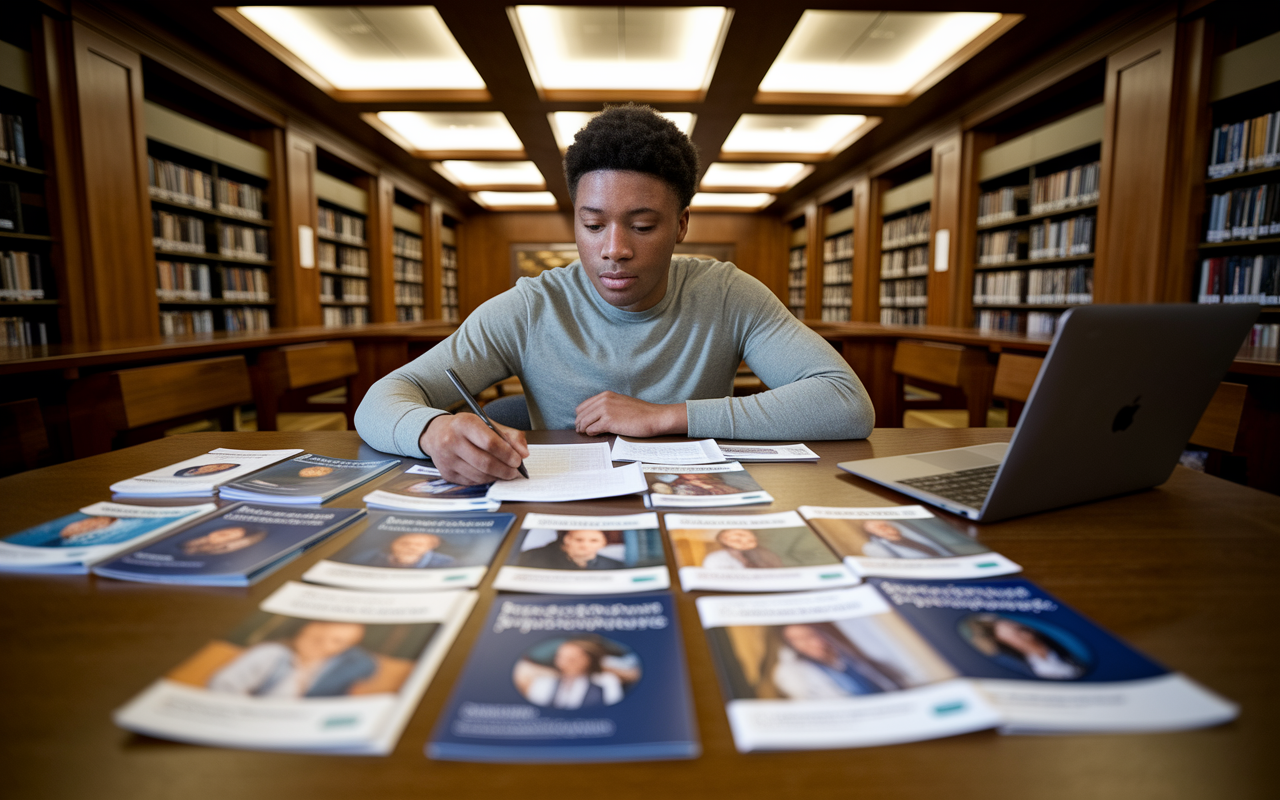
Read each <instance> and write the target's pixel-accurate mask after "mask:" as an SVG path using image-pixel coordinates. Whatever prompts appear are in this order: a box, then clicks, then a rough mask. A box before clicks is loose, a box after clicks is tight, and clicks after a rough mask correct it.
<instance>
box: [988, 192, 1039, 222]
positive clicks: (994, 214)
mask: <svg viewBox="0 0 1280 800" xmlns="http://www.w3.org/2000/svg"><path fill="white" fill-rule="evenodd" d="M1030 199H1031V187H1030V186H1005V187H1003V188H1000V189H996V190H995V191H992V192H983V193H982V194H980V195H978V224H979V225H992V224H994V223H997V222H1004V221H1005V220H1010V219H1014V218H1016V217H1021V216H1024V215H1025V214H1027V213H1029V204H1030Z"/></svg>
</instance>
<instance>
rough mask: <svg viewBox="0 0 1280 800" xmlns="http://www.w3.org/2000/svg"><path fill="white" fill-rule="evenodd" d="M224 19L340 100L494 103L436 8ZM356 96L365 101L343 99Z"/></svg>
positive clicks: (304, 11) (256, 11) (261, 12)
mask: <svg viewBox="0 0 1280 800" xmlns="http://www.w3.org/2000/svg"><path fill="white" fill-rule="evenodd" d="M218 11H219V13H220V14H221V15H222V16H223V17H225V18H226V19H228V20H229V21H231V22H232V23H233V24H236V25H237V27H240V28H241V30H243V31H244V32H245V33H248V34H249V35H250V36H252V37H253V38H254V39H256V40H258V41H259V43H261V44H263V45H264V46H267V47H268V49H270V50H272V51H273V52H275V53H276V55H278V56H281V57H282V58H284V60H286V62H287V63H290V65H291V66H294V67H295V68H298V69H299V71H300V72H302V73H303V74H304V75H305V76H306V77H307V78H309V79H311V80H312V81H313V82H315V83H317V84H319V85H320V86H321V88H323V89H325V90H326V91H329V92H330V93H331V94H334V95H336V96H338V97H339V98H340V99H370V98H369V97H368V96H367V95H366V94H364V93H368V92H379V91H383V92H406V91H417V92H425V93H427V94H431V93H433V92H434V93H441V92H444V93H446V94H445V95H442V96H448V95H447V93H449V92H465V93H469V94H467V95H466V96H465V97H463V98H460V99H488V93H487V92H485V91H484V89H485V84H484V80H483V79H482V78H481V77H480V73H478V72H476V69H475V67H474V66H472V64H471V61H470V60H469V59H468V58H467V57H466V54H464V53H463V52H462V48H461V47H459V46H458V42H457V40H456V39H454V38H453V34H452V33H450V32H449V29H448V28H447V27H446V26H445V24H444V20H442V19H441V18H440V13H439V12H438V11H436V9H435V7H434V6H403V7H373V6H346V7H342V6H325V7H307V6H287V7H286V6H239V7H237V8H234V9H218ZM246 22H247V25H246ZM250 28H253V29H256V30H251V29H250ZM299 62H300V64H301V68H300V67H299ZM351 92H358V93H362V94H361V95H360V96H359V97H343V96H342V95H343V93H351Z"/></svg>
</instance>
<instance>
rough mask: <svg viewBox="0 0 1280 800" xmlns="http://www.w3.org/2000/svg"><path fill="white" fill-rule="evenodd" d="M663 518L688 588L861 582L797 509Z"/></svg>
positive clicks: (763, 588) (788, 588) (789, 588)
mask: <svg viewBox="0 0 1280 800" xmlns="http://www.w3.org/2000/svg"><path fill="white" fill-rule="evenodd" d="M663 521H664V522H665V523H666V526H667V536H669V537H670V538H671V550H672V552H674V553H675V558H676V564H677V565H678V566H679V568H680V587H681V588H682V589H684V590H685V591H686V592H689V591H693V590H694V589H718V590H720V591H725V592H799V591H804V590H806V589H827V588H836V587H838V586H852V585H854V584H856V583H858V582H859V579H858V576H857V575H855V574H854V573H852V572H850V571H849V568H848V567H846V566H845V565H844V563H843V562H841V560H840V559H839V558H838V557H836V555H835V554H834V553H832V552H831V550H830V549H828V548H827V546H826V545H825V544H823V543H822V540H821V539H819V538H818V536H817V534H815V533H814V532H813V531H811V530H810V529H809V526H807V525H805V524H804V520H803V519H801V518H800V515H799V514H797V513H796V512H794V511H785V512H783V513H781V514H751V515H747V514H738V515H732V516H731V515H725V514H716V515H710V514H699V515H694V514H667V515H665V516H664V518H663Z"/></svg>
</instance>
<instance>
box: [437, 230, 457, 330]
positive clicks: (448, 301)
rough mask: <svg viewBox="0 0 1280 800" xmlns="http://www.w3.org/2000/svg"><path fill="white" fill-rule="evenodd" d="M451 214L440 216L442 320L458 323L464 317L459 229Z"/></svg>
mask: <svg viewBox="0 0 1280 800" xmlns="http://www.w3.org/2000/svg"><path fill="white" fill-rule="evenodd" d="M460 224H461V223H460V221H459V220H458V218H457V217H454V216H452V215H451V214H441V215H440V283H439V286H440V319H441V320H443V321H445V322H452V323H455V324H456V323H458V322H460V321H461V319H462V316H461V312H460V308H461V306H460V304H459V302H458V289H459V286H458V272H459V263H458V227H459V225H460Z"/></svg>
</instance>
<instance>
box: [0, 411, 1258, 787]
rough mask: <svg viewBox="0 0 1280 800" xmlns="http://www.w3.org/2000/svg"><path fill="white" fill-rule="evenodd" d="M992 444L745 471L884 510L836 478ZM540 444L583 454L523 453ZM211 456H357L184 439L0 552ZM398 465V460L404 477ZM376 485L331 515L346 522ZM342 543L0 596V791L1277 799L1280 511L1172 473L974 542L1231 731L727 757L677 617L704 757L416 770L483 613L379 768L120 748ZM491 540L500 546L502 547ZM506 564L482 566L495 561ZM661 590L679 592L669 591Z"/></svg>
mask: <svg viewBox="0 0 1280 800" xmlns="http://www.w3.org/2000/svg"><path fill="white" fill-rule="evenodd" d="M1009 435H1010V432H1009V430H1008V429H958V430H902V429H880V430H876V431H875V433H874V434H873V435H872V436H871V438H870V439H869V440H867V441H857V442H811V443H810V445H811V446H812V447H813V449H814V450H815V451H817V452H818V453H819V454H821V456H822V460H821V461H819V462H818V463H816V464H813V463H811V464H761V465H750V466H749V469H750V471H751V473H752V474H753V475H754V476H755V477H756V478H757V479H758V480H759V482H760V484H761V485H762V486H763V487H764V488H765V489H766V490H768V491H769V492H771V493H772V494H773V495H774V497H775V498H776V499H777V500H776V502H775V503H774V505H773V506H771V507H768V506H753V507H751V508H750V509H749V510H751V511H759V512H764V511H780V510H788V509H794V508H795V507H796V506H797V505H800V504H802V503H807V504H817V505H835V506H870V505H894V504H899V503H904V502H906V499H905V498H903V497H902V496H900V495H896V494H895V493H893V492H890V491H888V490H885V489H880V488H878V487H875V486H874V485H872V484H869V483H867V482H864V481H861V480H860V479H856V478H853V477H852V476H849V475H846V474H844V473H842V472H840V471H839V470H838V469H836V466H835V465H836V462H838V461H842V460H847V459H853V458H865V457H870V456H873V455H876V456H879V455H894V454H901V453H909V452H919V451H924V450H932V449H938V448H943V447H953V446H963V445H967V444H977V443H982V442H991V441H1005V440H1007V439H1008V437H1009ZM530 438H531V439H533V440H534V441H537V442H572V441H585V438H584V437H579V436H577V435H575V434H572V433H535V434H531V437H530ZM215 447H237V448H259V449H267V448H282V447H303V448H306V449H307V450H308V451H314V452H318V453H322V454H324V455H329V456H337V457H343V458H355V457H357V456H358V455H360V456H368V455H371V454H372V453H373V451H371V450H370V449H369V448H368V447H367V446H362V445H361V443H360V440H359V438H358V437H357V435H356V434H355V433H351V432H341V433H339V432H319V433H273V432H266V433H241V434H215V433H201V434H188V435H185V436H178V437H173V438H170V439H164V440H160V441H155V442H150V443H148V444H144V445H141V446H138V447H134V448H130V449H127V450H120V451H115V452H111V453H105V454H102V455H99V456H94V457H92V458H87V459H82V460H80V461H75V462H71V463H67V464H61V465H57V466H53V467H49V468H46V469H42V470H37V471H34V472H28V473H23V474H20V475H16V476H13V477H10V478H6V479H3V480H0V503H3V507H4V508H5V509H6V513H5V515H4V517H3V521H0V535H3V534H7V533H11V532H13V531H17V530H21V529H23V528H26V527H28V526H31V525H34V524H37V523H39V522H43V521H45V520H48V519H51V518H54V517H57V516H59V515H62V514H66V513H70V512H71V511H74V510H76V509H77V508H79V507H81V506H84V505H87V504H89V503H91V502H94V501H98V500H106V499H109V493H108V492H107V486H108V484H110V483H111V482H113V481H115V480H118V479H121V478H124V477H128V476H131V475H136V474H138V473H141V472H144V471H147V470H150V469H154V468H157V467H161V466H164V465H166V464H171V463H174V462H176V461H179V460H182V459H184V458H188V457H191V456H193V455H196V454H199V453H204V452H207V451H208V450H210V449H213V448H215ZM411 463H413V462H411V461H409V460H406V462H405V464H404V466H405V467H407V466H408V465H409V464H411ZM398 472H399V470H396V471H393V472H391V473H388V474H387V475H386V476H382V477H381V478H379V479H376V480H375V481H374V482H371V483H369V484H366V486H364V487H360V488H358V489H356V490H355V491H353V492H350V493H348V494H347V495H345V496H342V497H339V498H337V499H336V500H335V501H334V502H333V504H334V505H339V506H359V505H360V504H361V501H360V497H361V496H363V495H364V494H365V493H366V492H367V491H368V490H369V489H370V488H372V487H374V486H376V485H377V484H378V483H380V482H383V481H386V480H390V479H391V478H392V477H394V476H395V475H396V474H398ZM503 510H504V511H511V512H514V513H516V514H517V521H516V526H517V527H518V526H519V524H520V519H521V516H522V514H523V513H524V512H526V511H531V510H539V511H549V510H555V511H561V512H567V513H598V512H605V513H608V512H612V513H623V512H636V511H639V510H641V502H640V500H639V498H637V497H630V498H622V499H614V500H608V501H594V502H584V503H568V504H554V505H550V504H518V503H511V504H506V505H504V507H503ZM359 529H360V527H357V528H356V529H355V530H347V531H343V532H341V533H339V534H338V535H337V536H335V537H334V538H333V539H332V540H331V541H328V542H326V543H324V544H323V545H321V546H319V547H317V548H316V549H315V550H313V551H311V552H309V553H307V554H305V555H304V556H303V557H302V558H301V559H299V560H298V561H296V562H294V563H292V564H289V565H287V566H286V567H285V568H283V569H282V570H280V571H279V572H277V573H275V574H274V575H271V576H269V577H268V578H266V579H265V580H264V581H262V582H261V583H260V584H259V585H257V586H255V587H252V588H250V589H213V588H179V587H164V586H153V585H146V584H137V583H123V582H117V581H111V580H105V579H98V578H92V577H85V576H58V577H52V576H12V575H2V576H0V620H3V622H2V623H0V625H2V626H3V627H2V628H0V630H2V633H0V642H2V643H3V644H2V645H0V646H2V648H3V657H2V658H0V686H2V687H3V689H0V709H3V711H2V713H0V776H3V777H0V781H3V784H2V785H3V787H4V789H3V792H0V794H3V796H5V797H12V798H94V800H107V799H108V798H129V799H130V800H151V799H152V798H156V799H157V800H158V799H160V798H165V799H166V800H167V799H168V798H182V799H183V800H199V799H200V798H206V797H207V798H219V799H221V798H236V799H237V800H241V799H242V798H243V799H244V800H249V799H251V798H269V799H270V800H294V798H298V800H325V799H326V798H349V797H357V798H365V797H368V798H386V799H387V800H392V799H393V798H409V797H412V798H463V797H477V798H488V797H495V796H496V797H503V796H505V797H511V798H555V800H563V798H566V797H574V796H591V797H595V796H605V797H610V798H617V797H627V798H631V797H644V798H668V797H679V798H685V797H687V798H711V797H730V798H756V797H759V798H765V797H769V798H773V797H803V798H822V797H837V796H839V797H857V798H880V797H893V798H921V799H922V800H939V799H940V798H981V800H993V799H994V798H1080V797H1088V798H1125V800H1134V799H1135V798H1148V797H1149V798H1161V799H1162V800H1163V799H1165V798H1207V797H1222V798H1232V799H1233V800H1237V799H1243V798H1262V797H1274V796H1275V792H1276V788H1275V786H1274V785H1273V784H1274V782H1275V778H1274V768H1273V762H1274V759H1275V754H1276V749H1275V748H1276V745H1277V744H1278V743H1280V736H1278V735H1277V734H1280V684H1278V683H1277V681H1278V678H1280V640H1278V638H1277V633H1280V625H1277V624H1276V608H1277V605H1280V603H1278V602H1277V601H1280V579H1278V578H1277V574H1278V573H1280V498H1277V497H1275V496H1272V495H1267V494H1264V493H1261V492H1258V491H1255V490H1251V489H1248V488H1245V487H1241V486H1237V485H1235V484H1231V483H1227V482H1225V481H1221V480H1218V479H1216V478H1212V477H1208V476H1205V475H1202V474H1198V473H1194V472H1191V471H1188V470H1185V469H1182V468H1178V469H1176V470H1175V471H1174V474H1173V477H1172V478H1171V479H1170V480H1169V482H1168V483H1166V484H1164V485H1163V486H1161V487H1158V488H1156V489H1153V490H1149V491H1145V492H1140V493H1137V494H1134V495H1129V496H1126V497H1121V498H1115V499H1111V500H1105V501H1101V502H1098V503H1094V504H1090V505H1085V506H1078V507H1074V508H1068V509H1063V510H1059V511H1054V512H1049V513H1045V514H1038V515H1034V516H1030V517H1025V518H1022V519H1016V520H1010V521H1006V522H1002V523H997V524H993V525H985V526H973V527H972V529H971V530H972V531H973V532H974V533H976V534H977V536H978V538H979V539H980V540H981V541H982V542H983V543H985V544H987V545H989V546H990V547H992V548H993V549H995V550H997V551H999V552H1002V553H1004V554H1005V555H1007V556H1009V557H1010V558H1012V559H1013V560H1015V561H1017V562H1019V563H1021V564H1022V565H1023V567H1024V569H1025V574H1026V577H1028V578H1030V579H1031V580H1033V581H1036V582H1037V583H1039V584H1040V585H1042V586H1044V587H1045V588H1046V589H1048V590H1049V591H1050V592H1052V593H1054V594H1055V595H1057V596H1058V597H1059V598H1060V599H1061V600H1063V601H1065V602H1067V603H1069V604H1071V605H1072V606H1074V607H1075V608H1076V609H1078V610H1079V611H1081V612H1082V613H1084V614H1086V615H1088V616H1090V617H1092V618H1093V619H1094V620H1096V621H1097V622H1099V623H1100V624H1102V625H1103V626H1105V627H1107V628H1109V629H1110V630H1111V631H1113V632H1115V633H1116V634H1118V635H1120V636H1121V637H1122V638H1124V639H1125V640H1127V641H1128V642H1130V643H1131V644H1132V645H1134V646H1135V647H1137V648H1139V649H1141V650H1143V651H1144V652H1146V653H1147V654H1148V655H1150V656H1152V657H1154V658H1155V659H1156V660H1158V661H1161V662H1162V663H1164V664H1165V665H1167V666H1169V667H1170V668H1173V669H1177V670H1181V671H1183V672H1186V673H1187V674H1189V675H1190V676H1191V677H1192V678H1194V679H1196V680H1198V681H1200V682H1202V683H1204V684H1205V685H1206V686H1208V687H1210V688H1211V689H1213V690H1215V691H1217V692H1219V693H1221V694H1223V695H1225V696H1226V697H1228V698H1230V699H1232V700H1234V701H1236V702H1238V703H1240V704H1241V706H1242V712H1241V716H1240V719H1238V720H1237V721H1236V722H1234V723H1232V724H1229V725H1225V726H1221V727H1217V728H1212V729H1208V730H1199V731H1182V732H1176V733H1162V734H1143V735H1082V736H1061V737H1008V736H1000V735H998V734H996V733H994V732H990V731H986V732H981V733H974V734H968V735H965V736H959V737H953V738H949V739H940V740H934V741H927V742H919V743H913V744H905V745H895V746H891V747H878V748H869V749H861V750H832V751H813V752H796V753H761V754H751V755H742V754H739V753H737V752H736V751H735V750H734V748H733V743H732V740H731V738H730V734H729V727H728V723H727V720H726V717H725V712H724V698H723V696H722V695H721V692H720V687H719V686H718V684H717V681H716V678H715V673H714V670H713V666H712V663H711V660H710V656H709V653H708V649H707V645H706V640H705V637H704V636H703V634H702V631H701V629H700V626H699V625H698V621H697V615H696V613H695V608H694V603H693V596H692V595H689V594H685V593H683V592H680V591H679V590H678V589H673V594H674V595H675V596H676V598H677V606H678V607H679V610H680V624H681V626H682V628H683V635H684V641H685V649H686V657H687V660H688V665H689V671H690V676H691V681H692V686H693V694H694V703H695V706H696V709H695V710H696V714H697V720H698V727H699V729H700V734H701V740H702V750H703V753H702V756H701V757H700V758H697V759H694V760H690V761H673V762H644V763H635V764H613V765H567V766H566V765H528V766H521V765H480V764H463V763H450V762H435V761H430V760H428V759H427V758H426V757H425V756H424V755H423V745H424V743H425V742H426V740H427V738H428V737H429V735H430V733H431V730H432V727H433V726H434V724H435V722H436V718H437V716H438V715H439V713H440V712H441V710H442V708H443V705H444V704H445V702H446V700H447V698H448V695H449V692H450V690H451V688H452V686H453V684H454V681H455V679H456V678H457V676H458V672H459V670H460V669H461V668H462V667H463V665H464V663H465V661H466V658H467V655H468V654H469V652H470V650H471V647H472V645H473V643H474V642H475V640H476V636H477V634H478V632H479V626H480V625H481V624H482V620H483V618H484V616H485V613H486V612H487V610H488V609H489V607H490V605H491V603H492V602H493V598H494V592H493V590H492V589H491V588H489V584H490V583H491V581H492V571H491V572H490V575H489V577H488V578H487V579H486V581H485V583H484V584H482V588H481V599H480V603H479V605H478V606H477V608H476V611H475V612H474V613H473V615H472V617H471V618H470V620H469V621H468V623H467V625H466V627H465V628H464V629H463V632H462V634H461V635H460V636H459V638H458V640H457V642H456V644H455V646H454V648H453V649H452V651H451V652H450V653H449V655H448V656H447V658H446V659H445V661H444V663H443V665H442V666H441V668H440V671H439V673H438V674H437V675H436V677H435V680H434V682H433V683H432V685H431V687H430V688H429V689H428V691H427V693H426V695H425V697H424V699H423V701H422V703H421V705H420V706H419V707H418V709H417V712H416V713H415V714H414V716H413V718H412V719H411V721H410V723H409V725H408V727H407V728H406V730H405V732H404V735H403V736H402V737H401V739H400V743H399V745H398V746H397V748H396V750H395V752H394V753H393V754H392V755H391V756H389V757H386V758H376V757H347V756H322V755H296V754H279V753H264V752H248V751H233V750H223V749H217V748H208V747H196V746H189V745H184V744H174V743H170V742H164V741H160V740H155V739H149V738H146V737H141V736H135V735H133V734H131V733H128V732H126V731H123V730H120V729H117V728H116V727H114V726H113V725H112V723H111V720H110V714H111V712H112V711H113V710H114V709H115V708H117V707H119V706H120V705H121V704H123V703H124V702H125V701H127V700H128V699H129V698H130V697H132V696H133V695H134V694H136V693H137V692H139V691H141V690H142V689H143V688H144V687H146V686H147V685H148V684H149V683H150V682H151V681H153V680H154V679H156V678H158V677H159V676H161V675H162V674H164V673H165V672H167V671H168V670H169V669H171V668H172V667H174V666H175V665H177V664H178V663H179V662H181V661H183V660H184V659H186V658H187V657H188V656H190V655H191V654H192V653H194V652H195V651H196V650H197V649H198V648H199V647H201V646H202V645H204V644H205V643H206V642H207V641H208V640H209V639H211V638H214V637H218V636H221V635H223V634H224V633H226V632H227V631H229V630H231V629H232V628H233V627H234V626H235V625H236V624H237V623H238V622H239V621H240V620H241V619H243V618H244V617H246V616H247V615H248V614H250V613H251V612H252V611H253V610H254V609H255V608H256V606H257V604H258V603H259V602H261V601H262V600H263V599H264V598H265V597H266V596H267V595H268V594H270V593H271V592H273V591H274V590H275V589H276V588H277V587H279V586H280V585H281V584H282V583H284V582H285V581H286V580H296V579H297V578H298V577H299V576H300V575H301V574H302V573H303V571H304V570H305V569H306V568H307V567H309V566H310V565H311V564H313V563H314V562H315V561H317V560H318V559H320V558H322V557H325V556H326V555H328V554H331V553H333V552H334V551H336V550H337V549H338V548H340V547H342V546H343V545H345V544H346V543H347V542H349V541H350V540H351V539H352V538H353V537H354V536H355V535H356V531H358V530H359ZM509 541H510V537H509V539H508V544H509ZM505 554H506V546H504V548H503V550H501V551H500V552H499V560H501V559H503V558H505ZM672 583H673V586H676V585H678V583H677V582H676V580H675V576H674V572H673V575H672Z"/></svg>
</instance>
